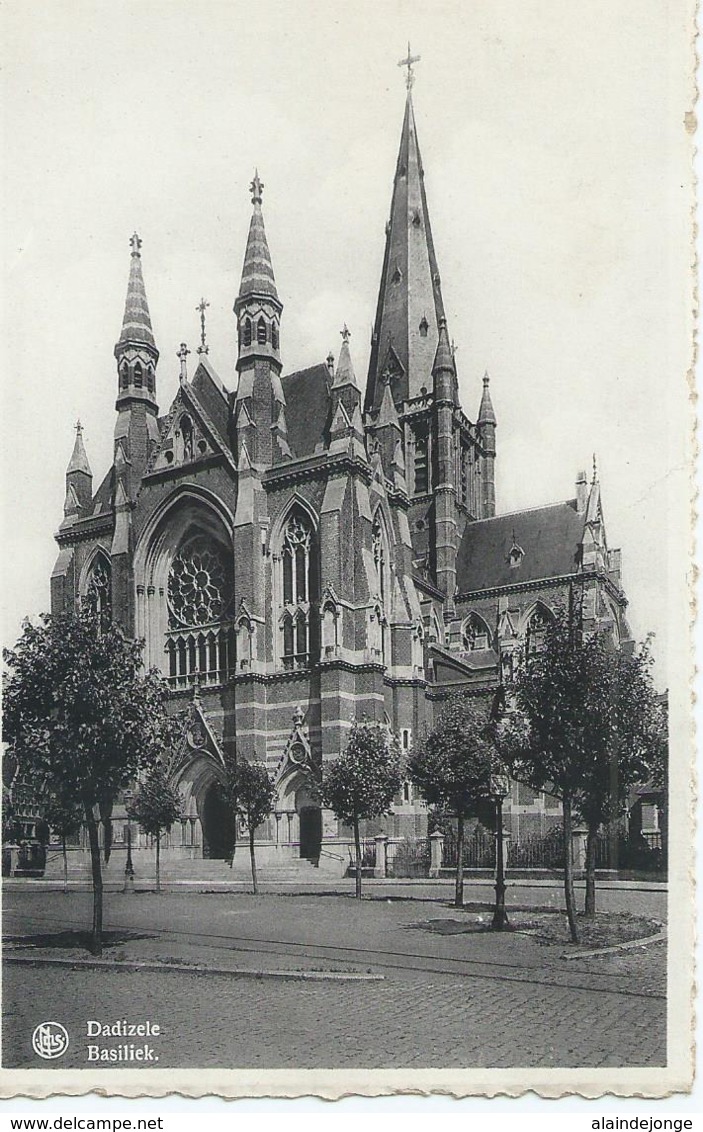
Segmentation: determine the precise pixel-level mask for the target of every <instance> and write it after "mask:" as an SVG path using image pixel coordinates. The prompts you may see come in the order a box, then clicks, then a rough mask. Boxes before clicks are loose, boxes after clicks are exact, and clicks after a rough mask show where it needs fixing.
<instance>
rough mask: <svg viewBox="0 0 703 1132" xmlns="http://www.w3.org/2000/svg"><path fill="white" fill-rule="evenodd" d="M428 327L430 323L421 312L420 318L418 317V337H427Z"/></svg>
mask: <svg viewBox="0 0 703 1132" xmlns="http://www.w3.org/2000/svg"><path fill="white" fill-rule="evenodd" d="M429 327H430V324H429V322H428V321H427V319H426V318H425V316H424V314H423V316H422V318H421V319H420V337H421V338H426V337H427V331H428V330H429Z"/></svg>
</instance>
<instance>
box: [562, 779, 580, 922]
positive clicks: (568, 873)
mask: <svg viewBox="0 0 703 1132" xmlns="http://www.w3.org/2000/svg"><path fill="white" fill-rule="evenodd" d="M561 808H562V813H563V815H564V899H565V901H566V916H567V919H568V921H569V931H570V932H571V942H572V943H578V941H579V931H578V925H577V923H576V897H575V896H574V866H573V861H572V860H571V798H569V797H568V796H564V798H563V799H562V803H561Z"/></svg>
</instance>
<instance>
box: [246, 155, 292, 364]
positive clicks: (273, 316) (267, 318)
mask: <svg viewBox="0 0 703 1132" xmlns="http://www.w3.org/2000/svg"><path fill="white" fill-rule="evenodd" d="M263 190H264V186H263V182H262V181H261V179H260V178H259V171H258V169H257V170H256V171H255V173H254V179H253V181H252V182H251V185H250V191H251V202H252V205H253V206H254V207H253V211H252V214H251V222H250V224H249V236H248V239H247V247H246V251H245V253H244V266H243V267H242V279H241V283H240V285H239V294H238V295H237V298H236V299H235V301H234V313H235V314H236V316H237V327H238V332H239V353H238V359H237V369H238V370H239V371H240V373H241V371H242V369H243V368H245V367H246V366H247V364H248V362H249V361H250V360H251V359H255V358H257V357H258V358H261V357H265V358H267V359H269V360H270V361H273V362H274V363H276V365H277V366H278V371H279V373H280V369H281V358H280V353H279V328H280V318H281V311H282V310H283V304H282V303H281V301H280V299H279V297H278V291H277V290H276V280H275V279H274V275H273V265H272V263H271V253H270V252H269V246H268V241H267V239H266V230H265V228H264V215H263V212H262V211H261V200H262V194H263Z"/></svg>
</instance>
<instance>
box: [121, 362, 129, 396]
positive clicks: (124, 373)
mask: <svg viewBox="0 0 703 1132" xmlns="http://www.w3.org/2000/svg"><path fill="white" fill-rule="evenodd" d="M128 385H129V366H128V365H127V362H126V360H125V361H124V362H122V365H121V366H120V389H126V388H127V386H128Z"/></svg>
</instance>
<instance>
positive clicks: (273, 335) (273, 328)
mask: <svg viewBox="0 0 703 1132" xmlns="http://www.w3.org/2000/svg"><path fill="white" fill-rule="evenodd" d="M271 345H272V346H273V348H274V350H277V349H278V327H277V326H276V323H275V322H274V323H273V324H272V326H271Z"/></svg>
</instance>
